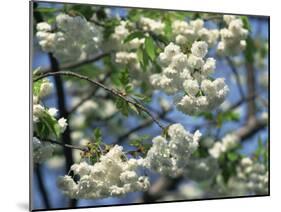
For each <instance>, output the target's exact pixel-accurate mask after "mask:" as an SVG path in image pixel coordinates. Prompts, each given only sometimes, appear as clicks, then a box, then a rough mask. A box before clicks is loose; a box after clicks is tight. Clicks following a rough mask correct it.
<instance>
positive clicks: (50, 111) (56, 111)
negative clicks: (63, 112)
mask: <svg viewBox="0 0 281 212" xmlns="http://www.w3.org/2000/svg"><path fill="white" fill-rule="evenodd" d="M48 113H49V114H50V116H53V117H56V115H57V113H58V110H57V109H56V108H53V107H52V108H49V109H48Z"/></svg>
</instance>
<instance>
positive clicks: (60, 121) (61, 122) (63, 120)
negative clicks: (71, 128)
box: [58, 118, 67, 132]
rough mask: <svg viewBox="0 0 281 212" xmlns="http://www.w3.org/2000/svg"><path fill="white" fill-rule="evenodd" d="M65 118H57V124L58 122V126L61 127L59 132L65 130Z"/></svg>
mask: <svg viewBox="0 0 281 212" xmlns="http://www.w3.org/2000/svg"><path fill="white" fill-rule="evenodd" d="M66 121H67V120H66V119H65V118H60V119H59V120H58V124H59V126H60V128H61V132H64V131H65V129H66V127H67V122H66Z"/></svg>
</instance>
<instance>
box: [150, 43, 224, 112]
mask: <svg viewBox="0 0 281 212" xmlns="http://www.w3.org/2000/svg"><path fill="white" fill-rule="evenodd" d="M207 52H208V44H207V43H206V42H205V41H195V42H194V43H193V44H192V47H191V53H190V54H189V55H186V54H184V53H183V52H182V51H181V49H180V46H178V45H176V44H174V43H170V44H169V45H168V46H166V47H165V49H164V52H162V53H160V55H159V62H160V63H161V65H162V67H163V72H162V73H160V74H153V75H151V77H150V82H151V84H152V85H153V86H154V87H155V88H157V89H161V90H163V91H164V92H166V93H168V94H179V95H177V96H178V97H177V98H176V99H175V103H176V105H177V108H178V110H180V111H182V112H184V113H186V114H189V115H193V114H195V113H198V112H203V111H209V110H212V109H214V108H216V107H217V106H219V105H220V104H221V103H222V102H223V101H224V99H225V97H226V95H227V93H228V87H227V85H226V84H225V82H224V79H223V78H217V79H215V80H214V81H211V80H210V79H208V77H209V75H210V74H212V73H213V72H214V71H215V68H216V61H215V59H213V58H207V59H204V57H205V56H206V54H207ZM180 96H181V97H180Z"/></svg>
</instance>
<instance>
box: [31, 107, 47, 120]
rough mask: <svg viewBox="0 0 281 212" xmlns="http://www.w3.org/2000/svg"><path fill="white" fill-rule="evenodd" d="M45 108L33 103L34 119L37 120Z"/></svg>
mask: <svg viewBox="0 0 281 212" xmlns="http://www.w3.org/2000/svg"><path fill="white" fill-rule="evenodd" d="M44 111H45V108H44V107H43V106H42V105H40V104H34V105H33V121H35V122H37V121H38V118H39V117H40V116H41V115H42V114H43V113H44Z"/></svg>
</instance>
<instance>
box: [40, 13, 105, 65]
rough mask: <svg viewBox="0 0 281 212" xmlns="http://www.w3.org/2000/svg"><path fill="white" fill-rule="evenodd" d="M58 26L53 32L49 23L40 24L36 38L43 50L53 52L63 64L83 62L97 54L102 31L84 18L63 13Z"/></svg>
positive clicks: (57, 18) (57, 20) (60, 15)
mask: <svg viewBox="0 0 281 212" xmlns="http://www.w3.org/2000/svg"><path fill="white" fill-rule="evenodd" d="M56 26H57V29H56V32H53V31H52V27H51V26H50V25H49V24H48V23H45V22H41V23H38V24H37V33H36V37H37V39H38V40H39V45H40V46H41V47H42V49H43V50H44V51H46V52H52V53H53V54H54V56H55V57H56V58H57V59H59V60H60V61H61V62H73V61H78V60H83V59H85V58H87V57H89V56H91V55H93V54H94V53H95V52H97V49H98V48H99V46H100V44H101V41H102V36H101V30H100V28H99V27H97V26H95V25H94V24H92V23H90V22H88V21H87V20H86V19H85V18H84V17H81V16H75V17H72V16H69V15H67V14H64V13H61V14H59V15H58V16H57V17H56Z"/></svg>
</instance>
